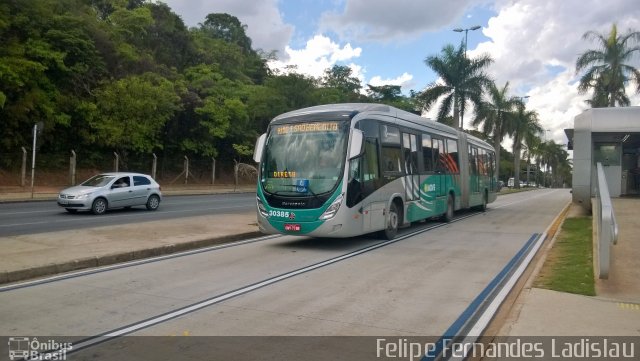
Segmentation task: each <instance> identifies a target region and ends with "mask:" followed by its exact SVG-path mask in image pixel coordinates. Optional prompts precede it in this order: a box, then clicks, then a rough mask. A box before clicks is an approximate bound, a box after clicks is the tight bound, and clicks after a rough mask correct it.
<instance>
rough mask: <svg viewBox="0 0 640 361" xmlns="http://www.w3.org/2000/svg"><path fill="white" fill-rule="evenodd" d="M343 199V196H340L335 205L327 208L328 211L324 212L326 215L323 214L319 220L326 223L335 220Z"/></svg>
mask: <svg viewBox="0 0 640 361" xmlns="http://www.w3.org/2000/svg"><path fill="white" fill-rule="evenodd" d="M342 198H343V197H342V194H341V195H339V196H338V198H336V199H335V200H334V201H333V203H331V205H330V206H329V207H327V210H326V211H324V213H322V215H321V216H320V217H319V219H321V220H323V221H326V220H329V219H331V218H333V217H334V216H335V215H336V213H338V210H339V209H340V205H341V204H342Z"/></svg>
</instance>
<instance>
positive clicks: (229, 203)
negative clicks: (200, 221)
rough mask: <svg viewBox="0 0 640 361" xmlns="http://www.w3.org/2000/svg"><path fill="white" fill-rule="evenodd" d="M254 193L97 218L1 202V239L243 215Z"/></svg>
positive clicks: (171, 199)
mask: <svg viewBox="0 0 640 361" xmlns="http://www.w3.org/2000/svg"><path fill="white" fill-rule="evenodd" d="M255 198H256V197H255V194H253V193H239V194H215V195H197V196H168V197H164V198H163V200H162V203H160V208H159V209H158V210H157V211H154V212H150V211H147V210H146V208H145V207H134V208H131V209H114V210H111V211H108V212H107V214H105V215H102V216H96V215H94V214H92V213H90V212H79V213H77V214H70V213H67V212H66V211H65V210H64V208H61V207H59V206H58V205H57V204H56V202H55V201H53V200H52V201H50V202H49V201H38V202H13V203H0V237H3V236H15V235H23V234H33V233H44V232H54V231H65V230H73V229H77V228H89V227H101V226H110V225H118V224H126V223H135V222H146V221H157V220H170V219H174V218H179V217H194V216H202V215H210V214H222V213H243V212H247V211H249V210H251V209H254V208H255Z"/></svg>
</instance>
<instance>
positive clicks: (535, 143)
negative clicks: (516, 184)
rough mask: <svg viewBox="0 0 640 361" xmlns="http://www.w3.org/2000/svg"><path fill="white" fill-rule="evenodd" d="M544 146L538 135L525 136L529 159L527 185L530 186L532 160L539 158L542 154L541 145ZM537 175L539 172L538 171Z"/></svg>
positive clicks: (529, 134) (528, 134)
mask: <svg viewBox="0 0 640 361" xmlns="http://www.w3.org/2000/svg"><path fill="white" fill-rule="evenodd" d="M541 144H542V140H541V139H540V137H538V135H537V134H534V133H527V134H525V136H524V147H525V151H526V158H527V185H529V181H530V173H531V159H532V158H533V159H534V160H535V159H536V158H537V156H538V154H539V152H540V145H541ZM536 173H537V170H536Z"/></svg>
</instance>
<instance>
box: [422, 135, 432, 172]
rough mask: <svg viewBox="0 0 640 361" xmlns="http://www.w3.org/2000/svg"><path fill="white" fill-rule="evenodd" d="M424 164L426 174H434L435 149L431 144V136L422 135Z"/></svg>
mask: <svg viewBox="0 0 640 361" xmlns="http://www.w3.org/2000/svg"><path fill="white" fill-rule="evenodd" d="M422 164H423V165H424V171H425V172H433V171H434V168H435V167H434V166H433V148H432V144H431V136H430V135H429V134H422Z"/></svg>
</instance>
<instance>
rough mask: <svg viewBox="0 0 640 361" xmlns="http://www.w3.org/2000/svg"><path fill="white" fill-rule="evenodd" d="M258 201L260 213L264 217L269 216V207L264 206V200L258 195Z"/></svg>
mask: <svg viewBox="0 0 640 361" xmlns="http://www.w3.org/2000/svg"><path fill="white" fill-rule="evenodd" d="M256 201H257V203H258V211H259V212H260V214H262V216H263V217H265V218H266V217H269V213H268V212H267V209H266V208H265V207H264V204H263V203H262V200H261V199H260V197H256Z"/></svg>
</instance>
